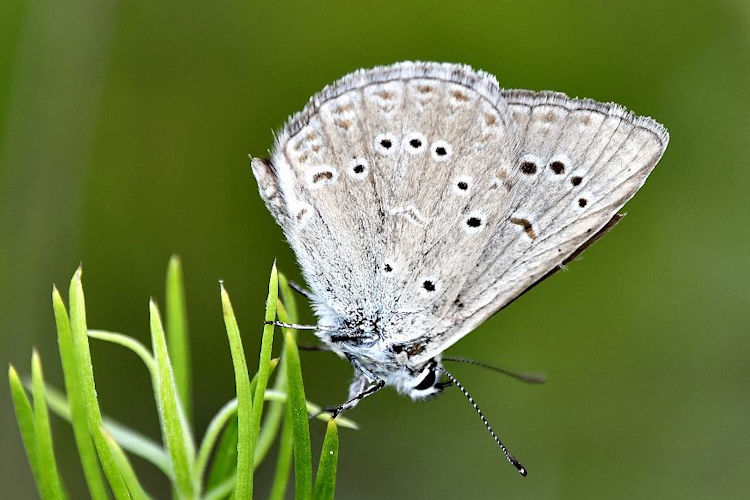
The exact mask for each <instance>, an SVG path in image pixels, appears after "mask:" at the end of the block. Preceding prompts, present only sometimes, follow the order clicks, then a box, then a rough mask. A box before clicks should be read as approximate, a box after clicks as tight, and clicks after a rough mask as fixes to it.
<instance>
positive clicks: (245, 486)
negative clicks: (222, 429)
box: [221, 284, 254, 500]
mask: <svg viewBox="0 0 750 500" xmlns="http://www.w3.org/2000/svg"><path fill="white" fill-rule="evenodd" d="M221 305H222V309H223V311H224V324H225V326H226V330H227V337H228V338H229V349H230V351H231V354H232V366H234V382H235V385H236V388H237V389H236V390H237V484H236V486H235V490H234V491H235V498H236V499H237V500H244V499H251V498H252V496H253V454H252V453H253V445H252V443H251V441H252V439H253V427H252V425H253V424H252V421H253V410H254V408H253V401H252V392H251V389H250V375H249V374H248V372H247V361H246V359H245V351H244V349H243V348H242V338H241V337H240V329H239V327H238V326H237V319H236V318H235V316H234V310H233V309H232V303H231V302H230V300H229V294H227V291H226V290H225V289H224V284H222V285H221Z"/></svg>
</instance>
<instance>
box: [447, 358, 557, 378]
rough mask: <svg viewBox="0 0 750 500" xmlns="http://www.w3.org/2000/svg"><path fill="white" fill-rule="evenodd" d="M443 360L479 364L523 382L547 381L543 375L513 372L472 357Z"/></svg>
mask: <svg viewBox="0 0 750 500" xmlns="http://www.w3.org/2000/svg"><path fill="white" fill-rule="evenodd" d="M442 360H443V361H453V362H455V363H464V364H467V365H474V366H479V367H481V368H486V369H487V370H492V371H493V372H497V373H502V374H503V375H507V376H509V377H512V378H514V379H516V380H520V381H521V382H527V383H529V384H543V383H544V382H545V381H546V379H545V378H544V377H543V376H542V375H534V374H532V373H517V372H512V371H510V370H506V369H505V368H500V367H499V366H494V365H490V364H488V363H483V362H482V361H477V360H476V359H472V358H462V357H457V356H443V358H442Z"/></svg>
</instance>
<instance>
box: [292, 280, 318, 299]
mask: <svg viewBox="0 0 750 500" xmlns="http://www.w3.org/2000/svg"><path fill="white" fill-rule="evenodd" d="M289 286H290V287H291V289H292V290H294V291H295V292H297V293H298V294H300V295H302V296H303V297H305V298H306V299H307V300H312V299H313V294H312V292H311V291H310V290H308V289H307V288H305V287H303V286H302V285H300V284H299V283H295V282H294V281H290V282H289Z"/></svg>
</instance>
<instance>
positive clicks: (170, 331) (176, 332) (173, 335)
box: [166, 255, 192, 422]
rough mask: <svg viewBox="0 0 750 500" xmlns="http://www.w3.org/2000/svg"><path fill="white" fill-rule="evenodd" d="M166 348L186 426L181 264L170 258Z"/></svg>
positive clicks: (188, 382)
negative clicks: (167, 348) (167, 347)
mask: <svg viewBox="0 0 750 500" xmlns="http://www.w3.org/2000/svg"><path fill="white" fill-rule="evenodd" d="M166 289H167V294H166V295H167V302H166V313H167V323H166V326H167V345H168V346H169V358H170V359H171V360H172V369H173V371H174V380H175V384H176V385H177V393H178V394H179V395H180V401H181V402H182V408H183V409H184V410H185V417H186V418H187V420H188V422H189V421H190V420H191V418H190V416H191V415H192V376H191V366H190V341H189V337H188V319H187V310H186V307H185V286H184V281H183V279H182V263H181V262H180V258H179V257H178V256H176V255H173V256H172V258H170V259H169V265H168V266H167V285H166Z"/></svg>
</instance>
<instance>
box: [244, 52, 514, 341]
mask: <svg viewBox="0 0 750 500" xmlns="http://www.w3.org/2000/svg"><path fill="white" fill-rule="evenodd" d="M467 137H468V138H470V139H471V140H470V141H466V138H467ZM517 145H518V131H517V130H516V127H515V125H514V124H513V122H512V118H511V116H510V110H509V108H508V107H507V105H506V102H505V100H504V99H503V97H502V95H501V93H500V89H499V86H498V85H497V82H496V81H495V79H494V78H493V77H492V76H490V75H487V74H485V73H480V72H476V71H473V70H471V69H469V68H467V67H465V66H458V65H450V64H434V63H400V64H396V65H393V66H389V67H383V68H375V69H373V70H369V71H359V72H356V73H353V74H351V75H348V76H346V77H344V78H343V79H342V80H340V81H339V82H337V83H335V84H333V85H332V86H330V87H327V88H326V89H324V90H323V91H322V92H321V93H319V94H317V95H315V96H314V97H313V98H312V99H311V102H310V103H309V104H308V106H307V107H306V108H305V109H304V110H303V111H302V112H301V113H299V114H297V115H295V116H293V117H292V119H291V120H290V121H289V123H288V124H287V125H286V126H285V127H284V129H283V130H282V132H281V134H280V135H279V137H278V140H277V142H276V146H275V149H274V151H273V155H272V157H271V160H270V161H262V160H257V159H256V160H253V163H252V165H253V171H254V173H255V176H256V178H257V180H258V184H259V189H260V193H261V196H262V197H263V199H264V200H265V201H266V204H267V206H268V208H269V210H270V211H271V213H272V214H273V215H274V217H275V218H276V220H277V221H278V222H279V224H280V225H281V227H282V228H283V230H284V233H285V235H286V238H287V240H288V241H289V243H290V245H291V246H292V248H293V249H294V251H295V253H296V255H297V258H298V260H299V262H300V265H301V268H302V270H303V274H304V275H305V279H306V281H307V283H308V285H309V286H310V288H311V289H312V291H313V293H314V295H315V297H316V305H317V307H318V312H319V313H321V315H322V316H324V317H325V316H326V315H328V316H329V317H328V318H326V319H329V320H331V321H335V320H336V319H337V318H339V319H340V318H343V319H344V320H346V322H347V323H352V324H360V323H367V322H370V323H373V324H374V325H375V326H376V327H377V328H378V330H379V332H381V333H382V334H383V336H385V337H390V338H391V339H393V340H394V341H396V340H398V341H402V342H408V341H409V340H410V339H415V338H420V337H422V336H424V335H425V333H426V332H428V331H431V330H433V329H434V328H435V326H436V325H437V324H438V323H439V321H440V318H439V317H437V316H436V313H438V312H439V311H441V310H443V309H444V308H445V307H446V302H447V301H449V300H453V298H454V297H455V295H456V294H457V293H458V291H459V288H458V284H459V283H463V279H460V280H456V279H455V275H459V276H463V275H466V274H468V273H469V272H470V271H471V269H472V267H473V266H474V265H475V262H476V261H477V259H478V258H479V256H480V255H481V253H482V251H483V250H484V247H485V246H486V244H487V242H488V240H489V238H490V237H491V236H492V234H493V231H494V227H495V226H496V225H497V224H498V223H499V222H500V219H501V217H502V214H504V213H505V212H506V211H507V209H508V208H507V206H506V205H507V204H509V203H510V198H509V197H508V196H507V191H506V190H505V188H504V187H503V182H506V181H507V180H508V175H509V170H508V167H509V166H510V165H511V162H512V161H513V158H514V157H515V155H516V153H515V150H516V148H517ZM328 324H330V323H328Z"/></svg>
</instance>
